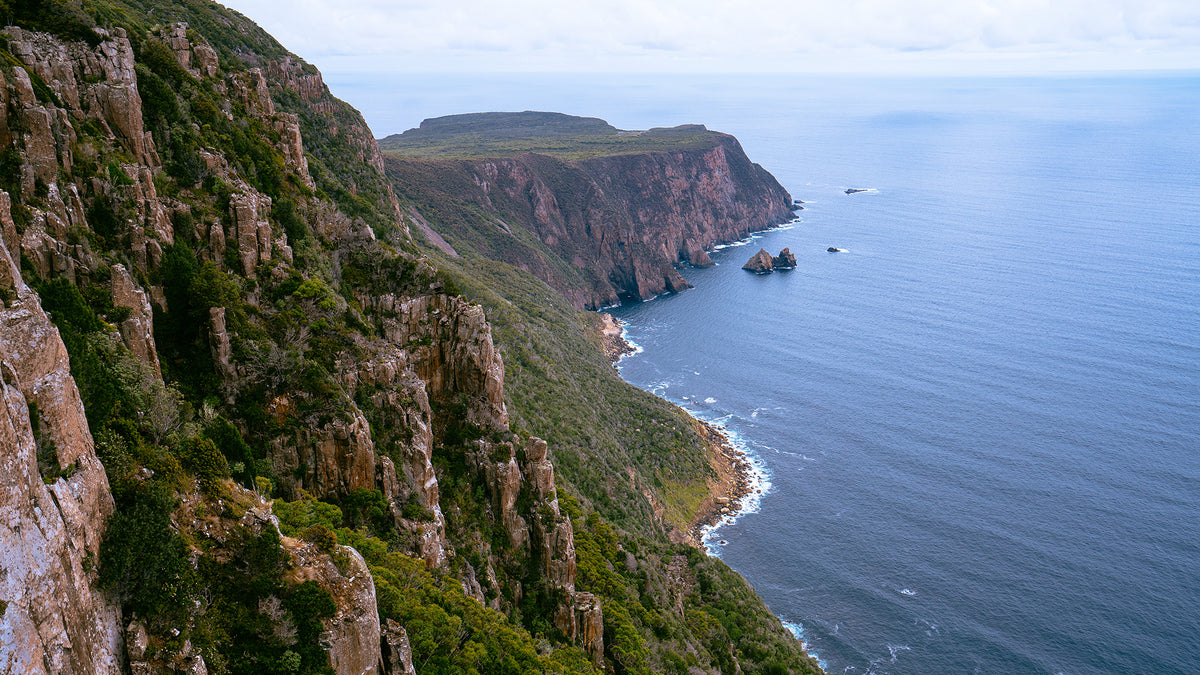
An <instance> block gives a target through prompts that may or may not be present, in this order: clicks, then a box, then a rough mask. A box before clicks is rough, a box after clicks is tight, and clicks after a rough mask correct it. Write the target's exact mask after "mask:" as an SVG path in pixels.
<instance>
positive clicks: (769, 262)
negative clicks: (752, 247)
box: [742, 248, 774, 274]
mask: <svg viewBox="0 0 1200 675" xmlns="http://www.w3.org/2000/svg"><path fill="white" fill-rule="evenodd" d="M773 267H774V259H773V258H772V257H771V254H770V253H767V249H765V248H760V249H758V253H755V254H754V255H753V256H751V258H750V259H749V260H747V261H746V264H745V265H742V269H744V270H750V271H751V272H754V273H755V274H770V273H771V272H772V271H773Z"/></svg>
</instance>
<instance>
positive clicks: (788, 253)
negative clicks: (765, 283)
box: [771, 247, 796, 270]
mask: <svg viewBox="0 0 1200 675" xmlns="http://www.w3.org/2000/svg"><path fill="white" fill-rule="evenodd" d="M771 262H772V264H773V265H774V267H775V269H777V270H790V269H795V268H796V256H795V255H794V254H792V250H791V249H789V248H787V247H784V249H783V250H782V251H780V252H779V255H777V256H775V257H774V258H773V259H772V260H771Z"/></svg>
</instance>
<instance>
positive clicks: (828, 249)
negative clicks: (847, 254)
mask: <svg viewBox="0 0 1200 675" xmlns="http://www.w3.org/2000/svg"><path fill="white" fill-rule="evenodd" d="M825 250H826V251H829V252H830V253H840V252H841V250H842V249H840V248H838V247H836V246H830V247H829V248H827V249H825Z"/></svg>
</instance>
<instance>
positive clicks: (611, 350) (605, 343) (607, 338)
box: [600, 313, 637, 365]
mask: <svg viewBox="0 0 1200 675" xmlns="http://www.w3.org/2000/svg"><path fill="white" fill-rule="evenodd" d="M624 325H625V322H624V321H621V320H620V319H617V318H614V317H613V315H612V314H605V313H601V314H600V348H601V349H603V350H604V355H605V356H606V357H608V360H609V361H612V362H613V364H614V365H616V363H617V362H618V361H620V360H621V357H623V356H625V355H627V354H632V353H634V352H635V351H637V349H636V348H635V347H634V346H633V345H632V344H630V343H629V341H628V340H626V339H625V336H624V328H623V326H624Z"/></svg>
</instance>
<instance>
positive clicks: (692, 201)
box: [381, 113, 793, 309]
mask: <svg viewBox="0 0 1200 675" xmlns="http://www.w3.org/2000/svg"><path fill="white" fill-rule="evenodd" d="M541 115H543V113H524V114H505V115H499V120H501V121H503V122H504V124H505V125H507V124H512V123H513V118H514V117H515V118H516V119H518V120H519V119H522V118H523V116H530V117H532V119H535V120H536V119H540V117H539V116H541ZM463 117H466V118H467V120H464V121H458V118H457V117H456V118H449V119H448V120H427V121H426V122H425V123H423V124H422V127H421V129H417V130H412V131H409V132H406V133H405V134H404V135H403V136H401V137H389V138H388V139H383V140H382V141H381V144H382V146H383V147H384V148H385V149H386V151H387V153H388V155H389V156H388V158H387V162H386V167H387V173H388V175H389V177H391V179H392V180H393V185H394V187H395V188H396V190H397V192H399V193H400V194H401V195H402V197H404V198H406V199H409V200H411V201H413V202H414V203H416V204H417V205H418V206H419V207H420V208H421V209H422V211H423V212H425V214H426V216H427V217H429V218H430V219H431V220H433V219H435V216H436V223H435V225H436V227H435V228H434V229H437V227H441V228H442V231H441V232H439V235H440V236H443V237H445V238H447V239H448V240H449V243H450V245H452V246H453V247H454V248H455V249H456V250H459V251H467V250H469V251H473V252H474V253H476V254H478V255H482V256H484V257H488V258H491V259H494V260H501V261H504V262H506V263H509V264H511V265H514V266H516V267H518V268H520V269H523V270H525V271H528V272H530V273H532V274H534V275H535V276H537V277H538V278H540V279H542V280H544V281H546V282H547V283H549V284H550V285H551V286H553V287H555V288H556V289H558V290H559V291H560V292H563V293H564V294H565V295H567V297H568V298H570V299H571V301H572V302H573V303H574V304H575V305H576V306H577V307H581V308H588V309H596V308H599V307H602V306H606V305H611V304H615V303H617V302H622V301H628V300H647V299H649V298H651V297H654V296H655V295H658V294H661V293H665V292H676V291H680V290H683V289H685V288H687V287H688V283H687V281H685V280H684V279H683V277H682V276H681V275H680V274H679V272H678V270H677V269H676V268H677V266H678V265H679V264H681V263H690V264H692V265H697V266H705V265H710V264H712V261H711V260H710V259H709V258H708V255H707V253H706V251H709V250H711V249H712V247H713V246H714V245H716V244H719V243H727V242H731V241H736V240H738V239H742V238H744V237H745V236H746V235H748V234H749V233H751V232H754V231H756V230H762V229H766V228H768V227H770V226H772V225H777V224H779V223H782V222H786V221H788V220H790V219H791V218H792V217H793V214H792V208H793V201H792V198H791V197H790V196H789V195H788V193H787V192H786V191H785V190H784V189H783V188H782V187H781V186H780V185H779V183H778V182H777V181H776V180H775V179H774V177H772V176H771V175H770V174H769V173H767V171H766V170H764V169H763V168H762V167H761V166H759V165H757V164H754V163H752V162H751V161H750V160H749V158H747V157H746V154H745V152H743V150H742V148H741V145H740V144H739V143H738V142H737V140H736V139H735V138H733V137H732V136H729V135H727V134H720V133H716V132H711V131H708V130H707V129H705V128H703V127H699V126H695V125H691V126H687V127H677V128H674V129H656V130H651V131H648V132H636V133H637V135H636V136H634V138H636V139H637V140H638V142H639V144H638V145H630V144H627V143H625V142H621V141H620V139H625V138H629V136H624V135H616V136H612V135H611V134H606V135H602V136H601V138H602V139H611V140H610V141H609V142H610V143H612V144H614V145H613V146H612V147H611V148H610V147H609V146H606V145H601V148H600V150H599V151H598V153H599V155H598V156H585V157H580V156H579V155H580V153H579V152H577V151H571V152H565V151H563V149H562V148H563V147H564V145H563V144H564V143H565V142H564V141H562V137H561V136H557V135H556V136H554V137H553V138H554V139H555V140H556V141H557V142H558V143H559V145H556V146H554V147H555V148H557V151H556V150H555V149H553V148H542V147H538V145H539V143H538V141H539V140H544V135H534V136H527V135H523V136H520V137H517V138H516V139H512V138H507V137H506V140H507V141H509V142H508V144H507V145H503V146H496V145H491V144H488V143H487V142H486V139H488V138H489V134H498V135H500V136H501V137H505V134H506V130H507V128H508V127H507V126H504V125H501V126H500V128H498V129H491V128H489V127H488V126H487V124H486V122H487V120H489V119H491V118H490V116H488V115H473V116H463ZM567 119H568V120H579V119H580V118H567ZM586 121H587V120H582V122H586ZM582 122H577V124H581V123H582ZM595 122H599V120H595ZM497 124H500V122H497ZM601 124H602V123H601ZM592 126H594V125H592ZM459 127H465V130H464V131H462V132H460V133H455V130H456V129H458V128H459ZM481 127H482V128H481ZM585 128H589V127H585ZM610 128H611V127H610ZM466 131H470V132H471V134H474V135H473V136H472V138H476V139H478V138H481V137H482V138H483V139H485V140H484V141H476V142H477V143H481V144H482V147H479V148H476V150H475V151H474V153H473V154H482V155H488V154H489V153H491V152H497V151H502V150H505V149H508V150H509V154H508V155H507V156H500V157H497V156H478V157H464V158H454V159H443V158H441V156H442V154H439V153H437V152H434V149H437V148H441V147H443V146H447V145H448V146H449V147H451V148H453V149H454V152H453V153H443V154H455V155H458V154H462V153H463V152H465V149H464V148H463V147H462V146H461V143H463V142H465V141H463V139H462V138H461V137H462V136H463V135H464V134H465V133H466ZM612 132H613V133H614V134H620V133H625V134H629V133H634V132H617V130H615V129H613V130H612ZM508 133H509V134H510V135H511V132H508ZM540 133H542V134H545V133H546V132H540ZM427 137H433V138H432V139H429V138H427ZM568 138H570V139H571V141H570V142H569V143H565V147H567V148H572V149H573V148H574V147H575V146H576V145H579V146H584V145H585V142H586V147H589V148H592V147H593V146H594V145H596V143H595V142H593V141H592V137H591V136H587V137H584V138H582V139H580V138H577V137H575V136H569V137H568ZM447 139H449V140H447ZM401 141H403V142H401ZM525 147H538V149H539V150H542V151H545V152H556V155H557V156H552V155H549V154H541V153H535V152H513V150H516V149H521V148H525ZM406 152H420V153H421V154H422V155H431V156H423V157H415V156H411V155H403V154H401V153H406ZM477 214H481V215H477ZM480 220H483V221H489V220H490V221H491V222H490V223H489V224H488V225H487V226H486V227H485V228H481V227H478V226H476V225H474V223H476V222H478V221H480ZM518 230H521V231H518Z"/></svg>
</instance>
